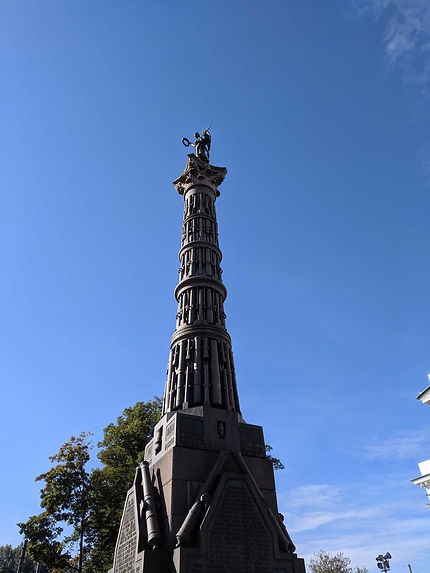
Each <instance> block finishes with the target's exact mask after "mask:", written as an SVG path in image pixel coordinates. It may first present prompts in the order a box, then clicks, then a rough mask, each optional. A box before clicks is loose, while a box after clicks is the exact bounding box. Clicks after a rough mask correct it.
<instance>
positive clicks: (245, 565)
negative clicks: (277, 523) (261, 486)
mask: <svg viewBox="0 0 430 573" xmlns="http://www.w3.org/2000/svg"><path fill="white" fill-rule="evenodd" d="M214 511H215V515H214V517H213V518H212V519H211V521H210V524H209V525H208V531H207V534H206V535H207V547H208V552H207V564H206V568H205V573H231V572H232V571H234V573H289V572H290V571H291V573H292V571H293V569H292V566H291V564H290V563H288V562H284V563H281V562H278V563H276V561H275V557H274V547H273V539H274V537H273V531H272V530H271V529H270V527H269V526H268V525H267V522H266V521H265V519H264V517H263V516H262V514H261V510H260V508H259V506H258V504H257V502H256V500H255V498H254V496H253V495H252V493H251V491H250V490H249V486H248V483H247V482H246V481H245V480H242V479H229V480H228V481H227V483H226V485H225V489H224V492H223V494H222V497H221V499H220V501H219V503H218V505H217V506H216V507H215V508H214ZM275 539H276V538H275Z"/></svg>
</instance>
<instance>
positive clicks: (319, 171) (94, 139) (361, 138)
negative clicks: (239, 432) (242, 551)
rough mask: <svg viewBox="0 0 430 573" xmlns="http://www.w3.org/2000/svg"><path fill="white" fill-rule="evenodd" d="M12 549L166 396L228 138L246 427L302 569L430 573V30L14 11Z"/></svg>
mask: <svg viewBox="0 0 430 573" xmlns="http://www.w3.org/2000/svg"><path fill="white" fill-rule="evenodd" d="M0 70H1V73H0V82H1V89H0V109H1V118H0V122H1V125H0V178H1V192H2V208H1V217H2V224H1V229H2V237H1V240H0V245H1V247H0V248H1V258H2V270H3V273H2V274H3V280H2V281H1V287H0V288H1V300H2V321H1V332H0V335H1V354H2V356H1V364H0V376H1V381H2V384H1V400H0V407H1V412H0V413H1V415H0V424H1V431H0V447H1V457H2V460H3V463H4V469H3V471H2V472H0V492H1V494H0V496H1V500H0V507H1V514H2V519H1V523H0V544H5V543H12V544H16V543H18V542H19V540H20V539H19V535H18V530H17V528H16V526H15V523H16V522H17V521H22V520H25V519H26V518H27V517H28V516H29V515H32V514H34V513H36V512H38V501H39V498H38V490H39V488H40V484H35V483H34V481H33V480H34V477H35V476H36V475H38V474H39V473H41V472H43V471H45V470H46V469H47V467H48V464H49V462H48V456H49V455H52V454H53V453H55V452H56V450H57V449H58V447H59V445H60V444H61V443H63V442H64V441H66V440H68V438H69V437H70V435H72V434H77V433H79V432H81V431H92V432H94V433H95V435H96V436H95V437H96V439H99V438H100V437H101V435H102V429H103V427H105V426H106V425H107V424H108V423H109V422H111V421H114V420H115V418H116V417H117V416H118V415H119V414H120V413H121V411H122V409H123V408H124V407H126V406H129V405H132V404H134V403H135V402H136V401H137V400H148V399H150V398H151V397H152V396H153V395H154V394H158V395H161V394H162V392H163V389H164V382H165V367H166V363H167V358H168V350H169V342H170V336H171V334H172V331H173V329H174V322H175V320H174V318H175V314H176V304H175V301H174V298H173V289H174V287H175V285H176V281H177V268H178V261H177V251H178V249H179V242H180V229H181V220H182V198H181V197H179V196H178V195H177V194H176V192H175V190H174V188H173V186H172V185H171V182H172V181H173V179H175V178H176V177H177V176H178V175H179V174H180V173H181V171H182V169H183V167H184V165H185V159H186V150H185V148H184V147H183V146H182V145H181V143H180V141H181V138H182V137H184V136H186V137H191V136H192V134H193V133H194V132H195V131H196V130H200V129H203V128H205V127H207V126H208V125H211V126H212V133H213V149H212V156H211V159H212V162H213V163H214V164H215V165H222V166H226V167H227V169H228V170H229V174H228V176H227V179H226V181H225V182H224V184H223V186H222V187H221V197H220V198H219V200H218V202H217V209H218V219H219V227H220V242H221V247H222V250H223V253H224V259H223V270H224V275H223V277H224V281H225V284H226V286H227V289H228V298H227V301H226V304H225V310H226V313H227V320H228V322H227V325H228V329H229V332H230V334H231V336H232V340H233V350H234V354H235V363H236V369H237V377H238V387H239V394H240V399H241V405H242V410H243V413H244V416H245V419H246V420H247V421H248V422H250V423H256V424H262V425H263V426H264V430H265V436H266V440H267V442H268V443H270V444H271V445H272V446H273V448H274V452H275V455H278V456H279V457H280V458H281V459H282V460H283V462H284V463H285V465H286V468H287V469H286V470H285V471H284V472H278V474H277V484H278V496H279V504H280V509H281V511H283V512H284V513H285V514H286V524H287V527H288V528H289V530H290V533H291V536H292V538H293V540H294V541H295V543H296V545H297V547H298V553H299V554H300V555H302V556H304V557H306V559H309V558H310V557H311V556H312V554H313V553H314V552H315V551H318V550H319V549H324V550H327V551H330V552H335V551H344V552H345V553H347V554H348V555H350V556H351V557H352V559H353V562H354V563H356V564H357V565H359V564H360V565H367V566H368V568H369V570H370V571H373V570H376V567H375V560H374V559H375V556H376V555H378V554H379V553H385V552H386V551H390V552H391V553H392V555H393V560H392V570H393V572H396V571H405V570H406V567H407V563H411V564H412V567H413V571H414V573H428V571H429V570H430V548H429V546H428V538H429V525H430V513H429V510H428V508H427V507H426V497H425V494H424V491H423V490H421V489H419V488H418V487H416V486H413V485H412V484H411V483H410V480H411V479H413V478H415V477H417V476H418V467H417V463H418V462H420V461H422V460H424V459H427V458H429V457H430V447H429V445H428V435H429V430H430V408H428V407H427V406H423V405H422V404H420V403H419V402H418V401H417V400H416V399H415V397H416V395H417V394H418V393H419V392H420V391H421V390H422V389H424V387H426V386H427V384H428V381H427V376H426V375H427V373H428V372H429V371H430V359H429V328H428V325H429V324H430V310H429V309H430V306H429V302H430V300H429V299H430V295H429V292H430V291H429V286H430V269H429V264H428V261H429V244H430V227H429V224H428V221H429V209H430V198H429V191H430V129H429V128H430V8H429V7H428V2H425V1H423V0H363V1H362V2H358V1H354V2H353V1H349V0H344V1H343V2H340V1H339V2H336V1H334V0H333V1H325V2H317V1H314V2H312V1H300V0H291V1H286V0H283V1H275V0H266V1H265V2H253V1H244V0H236V1H235V2H226V1H224V0H219V1H218V2H204V3H203V2H196V1H194V0H181V2H179V1H176V2H173V1H160V2H149V1H143V0H139V1H138V0H121V2H119V1H113V0H103V1H101V0H92V1H91V2H87V1H85V2H84V1H83V0H75V1H74V2H65V1H58V0H38V1H37V2H36V1H29V2H24V1H22V0H13V1H12V0H3V2H2V3H1V4H0Z"/></svg>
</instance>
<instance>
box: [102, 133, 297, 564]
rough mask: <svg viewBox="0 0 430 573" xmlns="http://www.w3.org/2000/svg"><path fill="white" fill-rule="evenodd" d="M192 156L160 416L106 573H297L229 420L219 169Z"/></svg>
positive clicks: (255, 449)
mask: <svg viewBox="0 0 430 573" xmlns="http://www.w3.org/2000/svg"><path fill="white" fill-rule="evenodd" d="M204 133H205V134H206V135H205V137H206V140H204V141H206V142H207V141H208V142H209V146H210V134H209V132H208V130H206V131H205V132H204ZM196 135H197V134H196ZM184 140H185V144H188V145H194V144H192V143H190V142H189V141H188V140H187V139H186V138H184ZM202 141H203V140H202ZM187 142H188V143H187ZM196 142H197V140H196ZM197 143H198V142H197ZM200 144H201V145H200ZM200 144H199V145H200V147H201V146H202V145H203V143H201V142H200ZM206 145H207V144H206ZM197 150H198V155H199V157H197V156H196V155H194V154H190V155H188V161H187V166H186V168H185V170H184V172H183V173H182V174H181V176H180V177H179V178H178V179H177V180H176V181H174V185H175V187H176V190H177V191H178V193H179V194H180V195H183V197H184V203H185V205H184V220H183V228H182V241H181V249H180V251H179V261H180V269H179V283H178V286H177V287H176V289H175V297H176V300H177V302H178V312H177V315H176V329H175V332H174V333H173V336H172V340H171V345H170V356H169V362H168V368H167V380H166V386H165V391H164V397H163V413H162V418H161V420H160V421H159V422H158V424H157V425H156V427H155V430H154V437H153V439H152V440H151V441H150V442H149V443H148V445H147V447H146V450H145V461H144V462H143V463H142V464H140V465H139V467H138V468H137V469H136V478H135V481H134V484H133V487H132V488H131V489H130V490H129V491H128V494H127V498H126V501H125V506H124V513H123V517H122V521H121V526H120V530H119V534H118V541H117V546H116V549H115V558H114V566H113V569H112V570H111V572H110V573H305V566H304V561H303V560H302V559H300V558H298V557H297V555H296V553H295V547H294V544H293V542H292V541H291V538H290V536H289V534H288V532H287V530H286V529H285V526H284V523H283V519H282V516H281V515H280V514H279V513H278V506H277V500H276V491H275V482H274V477H273V467H272V464H271V462H270V460H268V459H267V457H266V452H265V446H264V436H263V429H262V428H261V426H255V425H251V424H247V423H246V422H245V420H244V419H243V417H242V414H241V411H240V405H239V396H238V392H237V385H236V374H235V369H234V360H233V352H232V345H231V339H230V335H229V334H228V332H227V329H226V323H225V318H226V315H225V313H224V301H225V298H226V296H227V290H226V288H225V286H224V284H223V282H222V270H221V266H220V265H221V260H222V253H221V250H220V248H219V244H218V224H217V219H216V211H215V201H216V198H217V197H218V196H219V195H220V193H219V190H218V187H219V186H220V185H221V183H222V182H223V181H224V178H225V176H226V173H227V170H226V169H225V168H224V167H215V166H213V165H210V164H209V147H208V148H207V150H206V151H207V153H206V152H205V149H200V148H198V147H196V151H197Z"/></svg>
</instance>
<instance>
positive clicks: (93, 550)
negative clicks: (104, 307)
mask: <svg viewBox="0 0 430 573" xmlns="http://www.w3.org/2000/svg"><path fill="white" fill-rule="evenodd" d="M160 416H161V400H160V399H159V398H157V397H154V399H153V400H151V401H149V402H137V403H136V404H135V405H134V406H131V407H129V408H126V409H125V410H124V411H123V413H122V414H121V415H120V416H119V417H118V418H117V420H116V423H111V424H109V425H108V426H107V427H106V428H105V429H104V434H103V439H102V440H101V441H100V442H99V443H98V444H97V445H98V447H99V452H98V454H97V457H98V458H99V460H100V462H101V466H100V467H97V468H95V469H93V470H92V471H88V469H87V464H88V462H89V459H90V449H91V442H90V440H89V434H85V433H83V434H81V435H80V436H79V437H77V438H75V437H72V438H71V439H70V441H69V442H67V443H65V444H63V445H62V446H61V448H60V450H59V452H58V454H56V455H55V456H52V457H51V458H50V460H51V462H52V463H53V464H56V465H54V467H52V468H51V469H50V470H49V471H48V472H46V473H44V474H41V475H40V476H38V477H37V478H36V480H37V481H44V482H45V486H44V487H43V489H42V490H41V492H40V495H41V507H42V509H43V510H44V511H43V512H42V513H40V514H39V515H36V516H32V517H30V519H29V520H28V521H27V522H26V523H21V524H18V525H19V526H20V528H21V533H23V534H24V535H25V537H26V538H27V539H28V540H29V552H30V555H31V556H32V557H33V559H34V560H35V561H36V562H39V563H42V564H43V565H44V566H46V567H48V568H49V569H51V570H52V571H53V573H66V572H69V571H78V572H81V571H82V570H84V571H85V573H100V572H101V571H107V570H108V569H109V568H110V567H111V565H112V560H113V554H114V550H115V543H116V539H117V535H118V530H119V526H120V522H121V516H122V511H123V507H124V500H125V496H126V493H127V490H128V489H129V488H130V487H131V485H132V483H133V479H134V474H135V469H136V466H137V465H138V464H139V463H140V462H141V461H142V460H143V458H144V452H145V446H146V444H147V443H148V441H149V440H150V439H151V438H152V436H153V431H154V426H155V424H156V423H157V422H158V420H159V419H160ZM271 451H272V448H271V447H270V446H266V452H267V457H268V458H269V459H270V460H271V462H272V464H273V467H274V468H275V469H284V465H283V464H282V462H281V461H280V460H279V459H277V458H274V457H273V456H271V455H270V453H269V452H271ZM0 573H2V572H0Z"/></svg>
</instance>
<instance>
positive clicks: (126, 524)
mask: <svg viewBox="0 0 430 573" xmlns="http://www.w3.org/2000/svg"><path fill="white" fill-rule="evenodd" d="M136 541H137V530H136V503H135V499H134V491H131V492H130V493H129V494H128V496H127V501H126V504H125V509H124V513H123V517H122V521H121V528H120V532H119V538H118V544H117V547H116V552H115V564H114V573H130V571H134V566H135V565H134V561H135V559H136Z"/></svg>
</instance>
